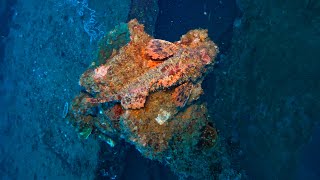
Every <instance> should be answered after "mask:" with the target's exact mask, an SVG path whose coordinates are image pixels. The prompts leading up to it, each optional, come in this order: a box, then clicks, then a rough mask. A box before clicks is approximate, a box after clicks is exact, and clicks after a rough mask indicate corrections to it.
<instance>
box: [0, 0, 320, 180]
mask: <svg viewBox="0 0 320 180" xmlns="http://www.w3.org/2000/svg"><path fill="white" fill-rule="evenodd" d="M319 12H320V3H318V2H317V1H308V2H300V1H293V2H291V3H288V2H285V1H283V2H282V1H279V2H276V1H267V0H265V1H261V2H255V1H241V0H240V1H236V0H199V1H194V0H158V1H156V0H123V1H122V0H121V1H120V0H106V1H99V0H79V1H77V0H48V1H42V0H1V2H0V38H1V42H0V70H1V73H0V113H1V116H0V179H139V180H140V179H141V180H144V179H145V180H158V179H159V180H164V179H179V177H178V175H177V174H174V173H173V172H172V170H170V168H169V167H168V166H166V165H165V164H163V163H160V162H156V161H152V160H149V159H146V158H144V157H142V156H141V154H140V153H139V152H138V151H137V150H136V149H135V148H134V147H133V146H132V145H129V144H127V143H125V142H121V143H119V144H117V145H116V146H115V147H113V148H112V147H110V146H109V145H108V144H106V143H104V142H101V141H99V140H96V139H94V138H93V137H92V138H91V137H90V138H89V139H87V140H82V139H79V138H78V134H77V132H76V131H75V129H74V128H73V127H72V126H71V125H70V124H68V123H67V122H66V121H65V120H64V119H63V117H62V116H63V115H62V113H63V107H64V104H65V102H70V101H71V100H72V99H73V97H74V96H75V95H77V94H78V93H79V92H80V91H81V90H82V89H81V87H79V85H78V81H79V77H80V75H81V74H82V73H83V72H84V71H85V70H86V69H87V67H89V65H90V64H91V62H92V60H93V59H94V58H95V54H96V49H97V46H98V42H99V39H100V38H101V37H102V36H103V35H104V34H106V33H107V32H108V31H110V30H111V29H112V28H113V27H114V26H115V25H118V24H119V23H122V22H128V21H129V20H130V19H132V18H137V19H138V20H139V21H140V22H141V23H144V24H145V27H146V31H147V32H148V33H150V34H152V35H153V36H154V37H155V38H159V39H165V40H168V41H177V40H179V38H180V36H181V35H183V34H185V33H186V32H187V31H188V30H190V29H195V28H203V29H208V31H209V36H210V38H211V39H212V40H213V41H214V42H216V43H217V45H218V46H219V49H220V53H219V56H218V58H217V59H218V63H217V64H216V65H215V67H214V71H213V72H212V73H211V74H209V75H208V76H207V77H206V79H205V80H204V84H203V88H204V92H205V94H204V95H203V97H204V98H203V99H205V100H206V101H207V105H208V109H209V114H210V117H211V118H212V119H211V121H212V123H213V124H214V125H215V127H216V128H217V129H218V131H219V136H220V137H221V140H222V141H223V142H224V143H223V144H224V145H225V151H226V156H222V157H221V159H224V158H225V159H227V158H228V160H225V161H224V162H225V163H229V164H228V167H230V169H226V170H224V169H218V170H217V169H215V170H216V171H217V172H221V174H224V175H225V176H218V177H217V178H218V179H228V176H227V175H228V174H230V176H229V177H232V178H233V179H267V180H268V179H299V180H300V179H309V180H316V179H320V168H319V165H318V162H319V160H320V159H319V157H320V156H319V151H320V128H319V120H320V113H319V110H320V80H319V79H320V78H319V77H320V73H319V72H318V71H319V68H320V63H319V52H318V50H319V47H320V46H318V45H320V39H319V37H320V31H319V27H320V14H319ZM231 174H233V175H232V176H231ZM234 174H238V176H234ZM180 178H181V177H180ZM212 178H213V177H212ZM187 179H197V178H196V177H189V178H187Z"/></svg>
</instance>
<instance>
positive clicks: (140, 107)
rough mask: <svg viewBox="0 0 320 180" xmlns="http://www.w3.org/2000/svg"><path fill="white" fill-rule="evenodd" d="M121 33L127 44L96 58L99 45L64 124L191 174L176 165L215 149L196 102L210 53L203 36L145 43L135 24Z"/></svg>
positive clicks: (212, 51)
mask: <svg viewBox="0 0 320 180" xmlns="http://www.w3.org/2000/svg"><path fill="white" fill-rule="evenodd" d="M127 30H128V32H129V34H130V41H129V42H128V43H127V44H126V45H124V46H122V47H121V48H118V49H114V50H113V53H112V54H110V53H109V54H110V55H109V56H107V57H106V56H101V54H106V53H105V52H104V50H105V49H106V47H103V46H105V44H106V43H102V47H100V52H99V54H100V56H99V58H98V60H97V61H98V62H100V65H99V66H98V67H96V66H92V67H90V68H89V69H88V70H87V71H86V72H84V73H83V75H82V76H81V78H80V85H81V86H82V87H84V91H82V92H81V93H80V95H78V96H77V97H76V98H75V99H74V101H73V103H72V105H71V108H70V109H71V110H70V111H69V114H68V118H69V119H70V121H71V122H73V124H74V125H75V126H77V127H78V128H79V130H80V131H81V130H82V129H84V130H85V131H86V132H88V128H89V129H90V130H92V131H91V133H92V134H94V135H96V137H99V135H102V134H103V137H109V138H110V139H113V140H114V141H115V142H116V141H118V140H120V139H124V140H125V141H127V142H129V143H131V144H133V145H134V146H135V147H136V148H137V149H138V150H139V151H140V152H141V153H142V154H143V155H144V156H145V157H148V158H150V159H156V160H159V161H160V162H167V163H168V164H169V166H170V167H171V168H172V170H173V171H175V172H177V173H185V172H189V174H192V173H191V170H188V169H186V168H182V166H181V167H180V168H178V167H176V166H177V165H178V164H181V163H182V162H183V161H184V160H186V158H188V156H189V157H191V156H195V155H196V154H197V153H199V152H201V151H203V152H202V153H200V154H199V156H200V155H201V154H204V151H208V152H210V150H212V149H213V148H214V147H215V145H216V143H217V137H218V136H217V132H216V130H215V128H214V127H213V126H212V125H211V123H209V121H208V119H207V118H208V116H207V108H206V103H205V102H202V101H200V100H199V98H200V95H201V94H202V93H203V90H202V88H201V83H202V81H203V79H204V77H205V75H206V74H208V73H209V72H210V71H211V70H212V67H213V64H214V60H215V57H216V55H217V53H218V48H217V46H216V45H215V44H214V43H213V42H212V41H211V40H210V39H209V38H208V34H207V30H201V29H198V30H192V31H189V32H188V33H187V34H185V35H183V36H182V37H181V39H180V41H177V42H173V43H171V42H168V41H164V40H160V39H153V38H152V37H151V36H150V35H148V34H146V33H145V32H144V26H143V25H141V24H139V23H138V22H137V20H131V21H130V22H129V23H128V24H127ZM122 31H123V28H122ZM124 34H125V33H124ZM119 38H121V36H119ZM109 45H110V44H109ZM111 46H112V44H111ZM104 139H105V138H104ZM109 141H110V140H109ZM178 150H179V151H178ZM180 151H182V152H180ZM177 152H179V153H181V156H180V157H178V156H179V154H177ZM207 168H212V167H207ZM208 171H210V170H208Z"/></svg>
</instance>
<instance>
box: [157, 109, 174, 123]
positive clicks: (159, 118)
mask: <svg viewBox="0 0 320 180" xmlns="http://www.w3.org/2000/svg"><path fill="white" fill-rule="evenodd" d="M170 116H171V113H170V112H168V111H165V110H163V109H160V113H159V114H158V116H157V117H156V119H155V120H156V121H157V123H158V124H160V125H162V124H163V123H165V122H166V121H167V120H168V119H169V118H170Z"/></svg>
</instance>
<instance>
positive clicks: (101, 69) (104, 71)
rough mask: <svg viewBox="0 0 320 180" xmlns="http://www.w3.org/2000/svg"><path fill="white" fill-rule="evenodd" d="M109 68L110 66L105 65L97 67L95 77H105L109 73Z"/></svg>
mask: <svg viewBox="0 0 320 180" xmlns="http://www.w3.org/2000/svg"><path fill="white" fill-rule="evenodd" d="M109 68H110V66H104V65H103V66H100V67H98V68H96V69H95V70H94V78H95V79H99V78H103V77H104V76H105V75H106V74H107V73H108V70H109Z"/></svg>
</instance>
